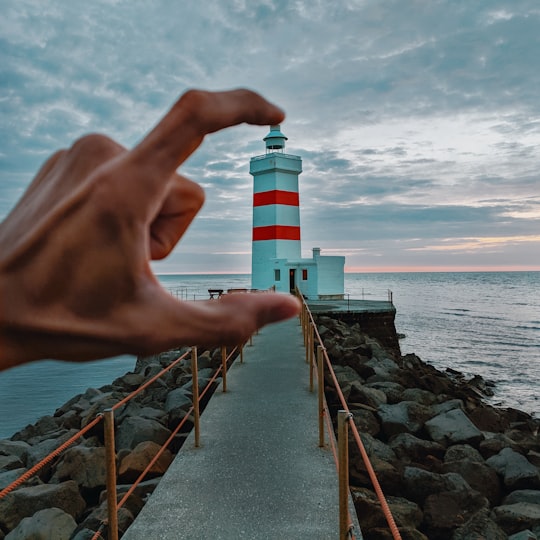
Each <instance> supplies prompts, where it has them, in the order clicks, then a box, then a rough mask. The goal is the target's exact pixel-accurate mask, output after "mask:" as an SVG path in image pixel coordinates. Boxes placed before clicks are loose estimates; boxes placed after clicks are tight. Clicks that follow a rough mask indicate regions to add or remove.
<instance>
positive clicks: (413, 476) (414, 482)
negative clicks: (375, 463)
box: [403, 467, 472, 505]
mask: <svg viewBox="0 0 540 540" xmlns="http://www.w3.org/2000/svg"><path fill="white" fill-rule="evenodd" d="M447 491H460V492H463V493H467V492H470V491H472V490H471V488H470V486H469V485H468V484H467V482H466V481H465V480H464V479H463V478H462V477H461V476H460V475H458V474H455V473H446V474H438V473H433V472H430V471H426V470H425V469H420V468H418V467H405V468H404V470H403V494H404V495H405V496H406V497H407V499H409V500H411V501H414V502H416V503H418V504H420V505H422V504H423V503H424V501H425V500H426V499H427V497H429V496H430V495H433V494H435V493H442V492H447Z"/></svg>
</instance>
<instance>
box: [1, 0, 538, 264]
mask: <svg viewBox="0 0 540 540" xmlns="http://www.w3.org/2000/svg"><path fill="white" fill-rule="evenodd" d="M0 8H1V12H2V17H1V18H0V40H1V41H0V43H1V44H0V88H1V92H0V117H1V122H0V219H3V218H4V217H5V216H7V214H8V213H9V211H10V209H11V208H12V207H13V206H14V205H15V203H16V201H17V200H18V198H19V197H20V196H21V195H22V193H23V192H24V190H25V188H26V186H28V184H29V183H30V181H31V180H32V177H33V175H34V174H35V172H36V171H37V169H38V168H39V166H40V165H41V164H42V163H43V162H44V161H45V160H46V159H47V157H48V156H49V155H50V154H52V153H53V152H54V151H56V150H57V149H58V148H66V147H69V146H70V145H71V144H72V142H73V141H74V140H76V139H77V138H78V137H80V136H81V135H84V134H85V133H89V132H102V133H106V134H108V135H109V136H111V137H113V138H114V139H116V140H117V141H118V142H120V143H121V144H123V145H124V146H126V147H128V148H129V147H132V146H133V145H135V144H136V143H137V141H139V140H140V139H141V138H142V137H143V136H144V134H145V133H146V132H148V131H149V130H150V129H151V128H152V126H153V125H154V124H155V123H156V122H157V121H158V120H159V118H160V117H161V116H162V115H163V114H164V113H165V112H166V111H167V110H168V109H169V107H170V106H171V105H172V104H173V103H174V102H175V101H176V99H177V98H178V97H179V96H180V95H181V94H182V93H183V92H184V91H186V90H187V89H189V88H204V89H209V90H223V89H229V88H236V87H239V86H241V87H248V88H252V89H254V90H257V91H259V92H261V93H262V94H263V95H264V96H266V97H267V98H268V99H270V100H271V101H273V102H275V103H277V104H278V105H280V106H281V107H283V108H284V109H285V111H286V113H287V118H286V120H285V121H284V122H283V124H282V131H283V132H284V133H285V135H286V136H287V137H288V141H287V148H286V150H285V151H286V152H287V153H290V154H295V155H299V156H301V157H302V160H303V173H302V175H301V176H300V202H301V210H300V211H301V226H302V248H303V255H304V256H306V257H311V249H312V248H313V247H320V248H321V249H322V254H323V255H325V254H326V255H345V256H346V271H359V272H380V271H422V270H431V271H444V270H540V30H539V29H540V4H539V3H538V1H537V0H506V1H499V0H490V1H481V0H474V1H472V0H417V1H414V0H410V1H407V0H337V1H334V2H328V1H319V0H309V1H307V0H291V1H287V0H273V1H270V0H219V1H217V0H205V1H204V2H201V1H192V0H182V1H180V2H174V1H168V0H154V1H147V0H93V1H92V2H88V1H87V0H85V1H84V2H83V1H79V0H63V1H62V0H55V1H50V0H0ZM267 133H268V128H265V127H254V126H238V127H235V128H230V129H228V130H225V131H223V132H220V133H217V134H214V135H211V136H209V137H207V138H206V139H205V141H204V143H203V145H202V147H201V148H200V149H199V150H198V151H197V153H196V154H194V155H193V156H192V157H191V158H190V159H189V160H188V161H187V162H186V163H185V164H184V165H183V166H182V167H181V169H180V170H181V172H182V173H183V174H184V175H186V176H189V177H190V178H192V179H193V180H196V181H198V182H199V183H200V184H201V185H202V186H203V187H204V188H205V190H206V198H207V201H206V203H205V206H204V208H203V210H202V211H201V213H200V214H199V216H198V218H197V219H196V221H195V222H194V224H193V225H192V226H191V228H190V229H189V231H188V233H187V234H186V235H185V237H184V238H183V239H182V240H181V242H180V243H179V244H178V246H177V247H176V249H175V250H174V252H173V253H172V254H171V255H170V256H169V257H168V258H167V259H166V260H164V261H161V262H159V263H156V264H154V265H153V268H154V269H155V271H156V272H158V273H162V272H163V273H169V272H170V273H174V272H178V273H235V272H238V273H249V272H250V264H251V227H252V207H251V205H252V190H253V185H252V177H251V176H250V175H249V160H250V158H251V157H253V156H257V155H261V154H264V151H265V149H264V143H263V141H262V138H263V137H264V136H265V135H266V134H267Z"/></svg>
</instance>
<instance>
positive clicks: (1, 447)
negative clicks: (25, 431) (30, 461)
mask: <svg viewBox="0 0 540 540" xmlns="http://www.w3.org/2000/svg"><path fill="white" fill-rule="evenodd" d="M29 448H30V445H29V444H28V443H27V442H24V441H10V440H9V439H2V440H0V455H6V456H7V455H11V456H17V457H18V458H19V459H20V460H21V461H22V462H23V463H26V456H27V454H28V449H29Z"/></svg>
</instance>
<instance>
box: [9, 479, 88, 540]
mask: <svg viewBox="0 0 540 540" xmlns="http://www.w3.org/2000/svg"><path fill="white" fill-rule="evenodd" d="M85 506H86V503H85V502H84V500H83V498H82V497H81V495H80V494H79V489H78V487H77V484H76V483H75V482H74V481H73V480H68V481H67V482H63V483H61V484H43V485H39V486H32V487H23V488H20V489H17V490H16V491H12V492H11V493H8V494H7V495H6V496H5V497H4V498H3V499H0V527H3V528H4V529H7V530H12V529H13V528H15V527H16V526H17V525H18V524H19V522H20V521H21V520H22V519H23V518H25V517H29V516H33V515H34V514H35V513H36V512H37V511H38V510H43V509H45V508H51V507H56V508H60V509H61V510H63V511H64V512H66V513H68V514H70V515H71V516H72V517H73V518H75V519H77V517H78V516H79V515H80V514H81V512H82V511H83V510H84V508H85Z"/></svg>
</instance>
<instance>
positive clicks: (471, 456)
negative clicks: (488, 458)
mask: <svg viewBox="0 0 540 540" xmlns="http://www.w3.org/2000/svg"><path fill="white" fill-rule="evenodd" d="M462 459H467V460H469V461H476V462H478V463H484V458H483V457H482V454H480V452H479V451H478V450H477V449H476V448H473V447H472V446H470V445H469V444H454V445H453V446H450V447H449V448H447V450H446V452H445V454H444V461H459V460H462Z"/></svg>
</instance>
